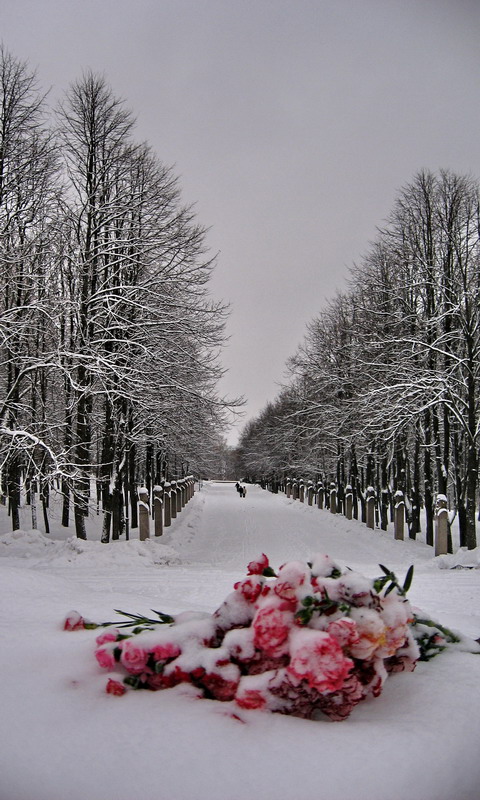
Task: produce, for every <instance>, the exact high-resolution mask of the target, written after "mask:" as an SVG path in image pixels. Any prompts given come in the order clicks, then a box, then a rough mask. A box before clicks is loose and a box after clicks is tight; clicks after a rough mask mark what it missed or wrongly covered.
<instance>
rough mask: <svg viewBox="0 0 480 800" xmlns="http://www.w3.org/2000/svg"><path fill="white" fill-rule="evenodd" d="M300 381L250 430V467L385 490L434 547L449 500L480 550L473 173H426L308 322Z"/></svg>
mask: <svg viewBox="0 0 480 800" xmlns="http://www.w3.org/2000/svg"><path fill="white" fill-rule="evenodd" d="M287 370H288V371H287V378H288V379H287V382H286V385H285V386H284V387H283V388H282V390H281V392H280V393H279V395H278V396H277V398H275V399H274V400H273V401H272V402H270V403H268V404H267V406H266V407H265V408H264V409H263V411H262V412H261V413H260V414H259V416H258V417H257V418H256V419H254V420H253V421H251V422H250V423H248V424H247V425H246V427H245V429H244V431H243V433H242V436H241V438H240V442H239V447H238V451H237V459H238V464H239V469H241V470H242V471H243V472H244V473H245V474H246V475H249V476H250V477H252V478H253V479H255V480H260V479H261V480H264V481H269V482H270V483H271V485H273V487H275V485H276V483H278V482H279V481H284V480H285V478H286V476H290V477H302V478H304V479H311V480H313V481H318V480H322V481H323V482H324V483H325V485H329V484H330V483H335V484H336V486H337V490H338V498H339V500H340V503H341V499H342V496H343V494H344V490H345V487H346V486H347V485H350V486H351V487H352V489H353V492H354V499H355V505H356V507H357V508H356V511H357V514H358V513H360V514H362V517H363V518H364V512H365V498H366V494H367V490H369V489H370V490H371V489H373V490H375V495H376V499H377V509H378V518H379V522H380V525H381V527H382V528H384V529H385V528H386V527H387V523H388V520H389V518H391V517H390V515H391V513H392V509H393V504H394V496H395V492H397V491H401V492H403V493H404V495H405V501H406V514H407V522H408V527H409V533H410V536H411V537H412V538H415V536H416V534H417V533H418V532H419V531H420V523H421V511H422V509H423V510H424V514H425V525H426V541H427V542H428V543H430V544H432V543H433V529H434V528H433V526H434V517H435V506H436V500H437V498H438V496H440V498H447V499H448V503H449V506H450V507H451V508H453V509H454V510H455V512H456V515H458V524H459V530H460V544H461V546H466V547H468V548H474V547H476V532H475V530H476V516H477V511H476V509H477V505H478V462H479V422H480V415H479V401H480V374H479V372H480V191H479V184H478V182H477V181H476V180H475V179H474V178H472V177H469V176H462V175H456V174H454V173H452V172H450V171H446V170H442V171H440V172H438V173H432V172H430V171H426V170H425V171H421V172H419V173H418V174H417V175H415V176H414V178H413V180H412V181H411V182H410V183H409V184H408V185H406V186H405V187H404V188H403V189H401V191H400V192H399V193H398V196H397V199H396V201H395V203H394V206H393V208H392V211H391V213H390V215H389V217H388V218H387V220H386V221H385V224H384V225H383V226H382V228H381V229H379V230H378V235H377V237H376V239H375V241H374V242H372V243H371V245H370V246H369V249H368V252H367V254H366V255H365V257H364V258H362V260H361V261H360V263H359V264H357V265H355V266H354V267H353V268H352V269H351V273H350V278H349V281H348V284H347V288H346V290H345V291H343V292H339V293H338V294H337V295H336V296H335V297H334V298H333V299H332V300H331V301H330V302H329V303H328V305H327V307H326V308H325V309H324V310H323V311H322V312H321V313H320V314H319V315H318V317H316V318H315V319H313V320H312V322H311V323H310V324H309V325H308V327H307V331H306V335H305V338H304V340H303V342H302V343H301V344H300V346H299V347H298V349H297V352H296V354H295V355H294V356H293V358H291V359H290V360H289V362H288V365H287Z"/></svg>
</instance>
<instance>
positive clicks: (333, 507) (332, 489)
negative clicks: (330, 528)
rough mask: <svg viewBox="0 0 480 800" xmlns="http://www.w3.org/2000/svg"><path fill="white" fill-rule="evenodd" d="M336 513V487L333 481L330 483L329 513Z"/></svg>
mask: <svg viewBox="0 0 480 800" xmlns="http://www.w3.org/2000/svg"><path fill="white" fill-rule="evenodd" d="M336 513H337V487H336V486H335V484H334V483H331V484H330V514H336Z"/></svg>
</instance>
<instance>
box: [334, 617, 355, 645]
mask: <svg viewBox="0 0 480 800" xmlns="http://www.w3.org/2000/svg"><path fill="white" fill-rule="evenodd" d="M327 633H329V634H330V636H333V638H334V639H335V640H336V641H337V642H338V644H339V645H340V647H346V648H348V647H350V646H351V645H352V644H358V642H359V641H360V637H359V635H358V631H357V626H356V624H355V622H354V621H353V619H349V618H348V617H343V618H342V619H335V620H333V621H332V622H330V623H329V624H328V627H327Z"/></svg>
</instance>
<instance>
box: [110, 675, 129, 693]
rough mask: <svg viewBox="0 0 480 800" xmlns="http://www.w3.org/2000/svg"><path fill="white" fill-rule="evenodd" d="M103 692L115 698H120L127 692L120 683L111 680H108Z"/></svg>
mask: <svg viewBox="0 0 480 800" xmlns="http://www.w3.org/2000/svg"><path fill="white" fill-rule="evenodd" d="M105 691H106V693H107V694H114V695H116V696H117V697H121V696H122V694H125V692H126V691H127V690H126V688H125V686H124V685H123V683H120V682H119V681H114V680H112V678H109V679H108V683H107V686H106V689H105Z"/></svg>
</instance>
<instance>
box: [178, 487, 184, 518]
mask: <svg viewBox="0 0 480 800" xmlns="http://www.w3.org/2000/svg"><path fill="white" fill-rule="evenodd" d="M182 508H183V503H182V480H181V479H180V480H179V481H177V514H180V512H181V510H182Z"/></svg>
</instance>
